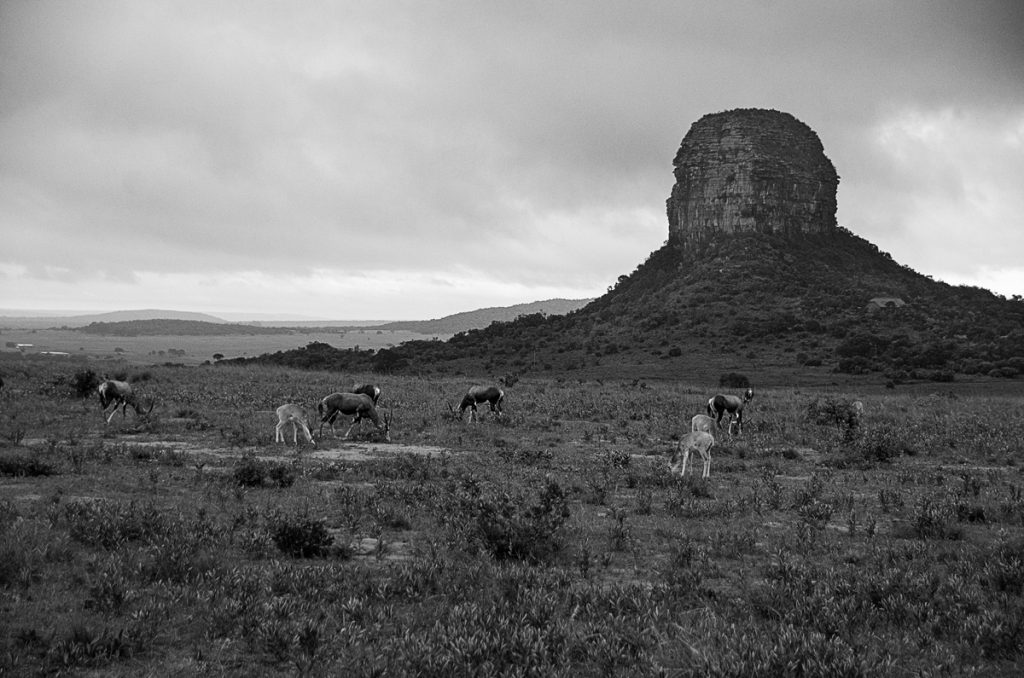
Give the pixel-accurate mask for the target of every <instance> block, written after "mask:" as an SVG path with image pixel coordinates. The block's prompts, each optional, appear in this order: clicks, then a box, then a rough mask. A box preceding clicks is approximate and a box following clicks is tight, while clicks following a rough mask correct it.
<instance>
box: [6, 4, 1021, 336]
mask: <svg viewBox="0 0 1024 678" xmlns="http://www.w3.org/2000/svg"><path fill="white" fill-rule="evenodd" d="M1022 34H1024V3H1022V2H1020V1H1019V0H1001V1H995V0H963V1H953V0H891V1H890V2H881V1H877V0H868V1H862V2H856V3H852V2H841V1H838V0H836V1H828V0H826V1H822V0H807V1H800V2H798V1H794V0H784V1H772V0H747V1H734V2H730V1H724V2H716V3H708V2H703V1H700V2H697V1H694V2H690V1H683V0H666V1H657V0H655V1H652V2H637V1H636V0H631V1H623V2H619V1H611V0H609V1H603V2H596V1H590V2H582V1H579V0H560V1H559V2H522V1H516V2H509V1H508V0H502V1H491V0H465V1H450V2H449V1H435V2H431V1H426V0H417V1H401V2H400V1H390V0H366V1H360V2H356V1H352V2H348V1H344V0H342V1H337V2H317V1H316V0H304V1H303V2H301V3H286V2H264V1H261V0H244V1H238V2H228V1H216V0H215V1H210V0H197V1H189V0H166V1H163V0H148V1H147V0H126V1H123V2H115V1H108V0H78V1H75V2H71V1H66V0H61V1H50V0H3V1H2V2H0V309H3V311H0V312H2V313H5V314H9V315H10V314H12V313H11V311H13V310H29V309H33V310H47V311H51V310H52V311H65V312H86V311H89V312H91V311H112V310H125V309H146V308H159V309H174V310H181V311H198V312H205V313H212V314H214V315H221V316H229V315H230V316H232V317H236V318H237V317H240V316H248V317H253V318H261V317H280V318H285V317H287V318H296V319H297V318H315V319H359V320H395V319H427V318H437V317H441V316H444V315H449V314H452V313H458V312H462V311H469V310H473V309H477V308H483V307H491V306H506V305H511V304H517V303H523V302H529V301H537V300H543V299H549V298H559V297H560V298H586V297H594V296H600V295H601V294H603V293H605V291H606V290H607V289H608V287H609V286H611V285H613V284H614V283H615V281H616V280H617V278H618V277H619V276H620V275H623V274H628V273H630V272H631V271H633V270H634V269H635V268H636V267H637V266H638V265H639V264H640V263H641V262H643V261H644V259H646V257H647V256H648V255H649V254H650V253H651V252H653V251H654V250H656V249H658V248H659V247H660V246H661V245H662V244H663V243H664V241H665V240H666V238H667V236H668V222H667V219H666V216H665V200H666V198H667V197H668V196H669V193H670V192H671V190H672V184H673V182H674V179H673V175H672V169H673V168H672V160H673V158H674V156H675V153H676V151H677V150H678V148H679V144H680V142H681V140H682V138H683V136H684V135H685V134H686V132H687V130H688V129H689V128H690V125H692V124H693V123H694V122H696V121H697V120H698V119H699V118H700V117H701V116H703V115H705V114H708V113H715V112H719V111H724V110H729V109H732V108H771V109H777V110H782V111H785V112H788V113H791V114H792V115H794V116H796V117H797V118H798V119H800V120H801V121H803V122H805V123H807V124H808V125H809V126H810V127H811V128H812V129H814V130H815V132H817V134H818V136H819V137H820V138H821V141H822V143H823V145H824V148H825V153H826V155H828V157H829V158H830V159H831V160H832V162H833V164H834V165H835V166H836V169H837V171H838V173H839V175H840V185H839V194H838V203H839V209H838V215H837V216H838V221H839V224H840V225H842V226H845V227H846V228H848V229H850V230H851V231H853V232H854V233H856V234H858V235H860V236H862V237H864V238H866V239H868V240H870V241H871V242H873V243H875V244H876V245H878V246H879V248H881V249H882V250H884V251H887V252H889V253H890V254H891V255H892V256H893V258H894V259H896V261H898V262H900V263H902V264H906V265H908V266H910V267H912V268H914V269H915V270H917V271H919V272H921V273H925V274H928V275H931V276H932V277H934V278H935V279H938V280H944V281H947V282H950V283H953V284H967V285H975V286H979V287H984V288H987V289H991V290H993V291H994V292H997V293H999V294H1002V295H1005V296H1008V297H1009V296H1012V295H1017V294H1021V295H1024V217H1022V215H1024V179H1022V178H1024V40H1021V38H1020V36H1021V35H1022Z"/></svg>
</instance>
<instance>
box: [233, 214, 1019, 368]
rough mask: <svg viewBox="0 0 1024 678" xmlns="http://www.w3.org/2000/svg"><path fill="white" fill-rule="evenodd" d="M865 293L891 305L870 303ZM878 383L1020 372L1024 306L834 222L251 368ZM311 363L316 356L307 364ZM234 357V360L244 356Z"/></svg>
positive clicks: (659, 254)
mask: <svg viewBox="0 0 1024 678" xmlns="http://www.w3.org/2000/svg"><path fill="white" fill-rule="evenodd" d="M876 297H897V298H899V299H901V300H902V301H904V302H905V305H904V306H901V307H899V308H886V309H880V310H874V309H872V308H870V307H869V302H870V300H871V299H873V298H876ZM738 357H739V358H742V359H745V360H747V361H749V362H750V363H754V364H757V363H765V364H768V363H771V364H774V365H790V366H792V367H796V368H800V369H805V370H814V369H819V370H829V371H835V372H844V373H848V374H865V373H882V374H883V375H884V377H885V378H886V379H888V380H892V381H894V382H898V381H900V380H905V379H934V380H940V381H942V380H949V379H952V378H954V375H955V373H962V374H982V375H987V376H991V377H1003V378H1011V377H1015V376H1017V375H1019V374H1020V373H1021V372H1022V371H1024V301H1022V300H1021V299H1020V298H1014V299H1009V300H1008V299H1005V298H1003V297H999V296H997V295H994V294H992V293H991V292H989V291H987V290H983V289H979V288H975V287H966V286H952V285H948V284H946V283H942V282H938V281H935V280H932V279H931V278H929V277H927V276H924V275H921V274H920V273H917V272H916V271H914V270H912V269H911V268H909V267H907V266H903V265H900V264H898V263H897V262H895V261H893V259H892V258H891V257H890V256H889V255H888V254H887V253H885V252H882V251H880V250H879V249H878V247H876V246H875V245H873V244H871V243H869V242H868V241H866V240H864V239H863V238H860V237H858V236H856V235H854V234H852V233H850V232H849V231H846V230H845V229H840V230H839V231H838V232H837V233H835V234H831V235H806V236H803V237H796V238H792V237H782V236H769V235H762V234H744V235H736V236H729V237H720V238H717V239H715V240H712V241H710V242H709V243H708V244H707V245H706V246H705V247H704V248H702V249H700V250H688V249H680V248H679V247H677V246H676V245H674V244H666V245H665V246H663V247H662V248H660V249H658V250H657V251H655V252H653V253H652V254H651V255H650V257H648V259H647V260H646V261H645V262H644V263H642V264H641V265H640V266H638V267H637V269H636V270H635V271H633V272H632V273H631V274H630V275H623V276H620V277H619V279H618V281H617V283H616V284H615V285H614V286H613V287H612V288H609V291H608V293H607V294H605V295H604V296H602V297H600V298H598V299H596V300H595V301H593V302H591V303H590V304H588V305H587V306H586V307H584V308H582V309H580V310H578V311H575V312H572V313H569V314H566V315H564V316H553V317H552V316H547V317H546V316H544V315H542V314H529V315H523V316H520V317H519V318H517V319H515V320H513V321H510V322H496V323H493V324H491V325H490V326H488V327H486V328H482V329H478V330H470V331H468V332H462V333H459V334H456V335H455V336H454V337H452V339H451V340H449V341H447V342H439V341H412V342H406V343H404V344H401V345H399V346H398V347H396V348H393V349H385V350H382V351H379V352H377V353H372V352H365V351H358V350H348V351H337V350H334V349H331V348H330V347H329V346H326V345H318V346H315V347H314V346H310V347H306V348H305V349H297V350H296V351H286V352H283V353H279V354H274V355H273V356H260V357H259V358H254V359H249V361H252V362H258V363H264V364H266V363H272V364H281V365H290V366H299V365H300V364H304V366H307V367H308V368H311V369H316V368H325V369H334V367H332V366H335V365H339V366H343V367H341V368H340V369H372V370H375V371H378V372H394V371H410V370H411V371H416V372H420V373H429V372H431V371H433V370H435V369H437V370H444V371H449V372H451V371H466V372H491V373H503V372H512V371H515V372H523V373H531V372H533V373H536V372H554V373H562V372H573V371H577V370H580V369H583V368H586V369H589V370H596V371H598V372H601V371H604V372H613V371H614V370H615V369H616V368H617V367H626V366H628V368H629V369H632V370H633V371H634V372H637V373H641V374H642V373H647V374H659V373H667V374H673V376H674V373H678V372H679V371H681V370H683V369H691V368H692V366H693V365H694V364H695V363H700V365H701V366H702V367H703V368H704V369H711V370H712V371H714V372H716V373H719V372H722V371H727V370H730V369H734V368H735V365H736V361H737V359H738ZM317 358H322V359H323V360H324V362H322V363H320V362H316V359H317ZM240 362H246V361H245V360H244V359H243V360H241V361H240Z"/></svg>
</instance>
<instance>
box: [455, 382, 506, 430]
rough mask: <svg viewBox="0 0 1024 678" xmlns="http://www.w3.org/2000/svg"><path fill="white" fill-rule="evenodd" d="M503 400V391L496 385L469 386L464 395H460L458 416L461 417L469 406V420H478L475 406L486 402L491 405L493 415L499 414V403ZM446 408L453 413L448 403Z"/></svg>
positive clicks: (498, 415)
mask: <svg viewBox="0 0 1024 678" xmlns="http://www.w3.org/2000/svg"><path fill="white" fill-rule="evenodd" d="M504 400H505V392H504V391H502V390H501V389H500V388H498V387H497V386H471V387H470V389H469V390H468V391H466V395H464V396H463V397H462V402H461V403H459V412H458V418H459V419H461V418H462V415H464V414H465V413H466V408H469V421H470V422H472V421H473V420H474V419H476V420H478V421H479V417H478V416H477V410H476V406H477V405H478V404H479V403H487V404H488V405H490V406H491V412H492V413H494V415H495V416H497V417H500V416H501V403H502V402H504ZM448 409H449V410H451V411H452V413H453V414H454V413H455V408H454V407H452V406H451V405H450V404H449V405H448Z"/></svg>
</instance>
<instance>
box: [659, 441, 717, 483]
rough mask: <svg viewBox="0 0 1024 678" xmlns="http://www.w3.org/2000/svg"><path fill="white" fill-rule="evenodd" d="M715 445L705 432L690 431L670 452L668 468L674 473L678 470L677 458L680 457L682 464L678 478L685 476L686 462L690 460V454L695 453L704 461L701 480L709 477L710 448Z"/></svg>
mask: <svg viewBox="0 0 1024 678" xmlns="http://www.w3.org/2000/svg"><path fill="white" fill-rule="evenodd" d="M714 444H715V438H714V436H712V435H711V434H710V433H707V432H705V431H691V432H690V433H687V434H686V435H684V436H683V437H682V438H681V439H680V440H679V446H678V447H677V448H676V449H674V450H673V451H672V459H671V461H670V462H669V468H671V470H672V472H675V470H676V469H677V468H679V456H680V455H682V457H683V463H682V470H681V471H680V472H679V475H680V476H685V475H686V462H687V461H688V460H689V458H690V452H697V453H698V454H700V456H701V458H702V459H703V460H704V473H703V474H702V475H701V478H707V477H709V476H710V475H711V447H712V446H713V445H714Z"/></svg>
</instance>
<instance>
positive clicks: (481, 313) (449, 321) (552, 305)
mask: <svg viewBox="0 0 1024 678" xmlns="http://www.w3.org/2000/svg"><path fill="white" fill-rule="evenodd" d="M591 301H593V299H548V300H546V301H533V302H530V303H527V304H515V305H513V306H496V307H491V308H481V309H478V310H476V311H466V312H464V313H456V314H454V315H448V316H445V317H443V318H437V319H435V320H407V321H398V322H391V323H385V324H383V325H373V326H369V327H367V328H366V329H372V330H406V331H409V332H416V333H418V334H433V335H442V334H447V335H452V334H457V333H459V332H467V331H469V330H475V329H481V328H484V327H487V326H488V325H490V324H491V323H494V322H508V321H510V320H515V319H516V318H518V317H519V316H521V315H533V314H537V313H539V314H541V315H544V316H550V315H565V314H566V313H570V312H572V311H576V310H579V309H581V308H583V307H584V306H586V305H587V304H589V303H590V302H591Z"/></svg>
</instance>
